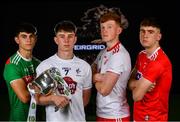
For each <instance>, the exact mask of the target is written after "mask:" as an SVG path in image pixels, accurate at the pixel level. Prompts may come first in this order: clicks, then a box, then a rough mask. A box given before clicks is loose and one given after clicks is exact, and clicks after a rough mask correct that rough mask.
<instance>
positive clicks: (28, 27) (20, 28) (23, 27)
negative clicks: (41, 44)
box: [15, 22, 37, 36]
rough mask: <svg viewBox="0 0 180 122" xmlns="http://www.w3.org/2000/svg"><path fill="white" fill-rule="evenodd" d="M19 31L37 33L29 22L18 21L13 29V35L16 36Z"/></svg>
mask: <svg viewBox="0 0 180 122" xmlns="http://www.w3.org/2000/svg"><path fill="white" fill-rule="evenodd" d="M20 32H26V33H32V34H35V35H36V34H37V29H36V27H35V26H34V25H32V24H31V23H26V22H24V23H20V24H18V25H17V26H16V30H15V36H18V35H19V33H20Z"/></svg>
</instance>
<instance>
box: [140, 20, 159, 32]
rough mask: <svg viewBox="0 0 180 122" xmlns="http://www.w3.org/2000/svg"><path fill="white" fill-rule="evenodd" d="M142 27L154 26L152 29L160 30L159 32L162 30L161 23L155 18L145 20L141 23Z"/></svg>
mask: <svg viewBox="0 0 180 122" xmlns="http://www.w3.org/2000/svg"><path fill="white" fill-rule="evenodd" d="M140 26H152V27H156V28H158V29H159V30H160V29H161V26H160V24H159V22H158V21H157V19H156V18H154V17H147V18H144V19H143V20H142V21H141V23H140Z"/></svg>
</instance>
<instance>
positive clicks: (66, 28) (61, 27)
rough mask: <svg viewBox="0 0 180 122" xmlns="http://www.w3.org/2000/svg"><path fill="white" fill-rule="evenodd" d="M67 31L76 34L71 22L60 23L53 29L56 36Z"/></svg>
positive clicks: (74, 26)
mask: <svg viewBox="0 0 180 122" xmlns="http://www.w3.org/2000/svg"><path fill="white" fill-rule="evenodd" d="M62 30H64V31H67V32H74V33H76V31H77V28H76V25H75V24H74V23H73V22H71V21H67V20H66V21H61V22H59V23H57V24H56V25H55V27H54V33H55V34H57V32H59V31H62Z"/></svg>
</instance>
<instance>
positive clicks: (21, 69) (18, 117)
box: [4, 52, 40, 121]
mask: <svg viewBox="0 0 180 122" xmlns="http://www.w3.org/2000/svg"><path fill="white" fill-rule="evenodd" d="M39 63H40V61H39V60H38V59H36V58H34V57H33V58H32V59H26V58H24V57H22V56H21V54H20V53H19V52H16V53H15V54H14V55H12V56H11V57H10V58H9V59H8V60H7V62H6V64H5V68H4V79H5V81H6V84H7V87H8V93H9V100H10V110H11V111H10V121H26V120H27V116H28V111H29V104H28V103H27V104H25V103H23V102H21V101H20V100H19V99H18V97H17V95H16V94H15V92H14V90H13V89H12V87H11V83H12V82H14V81H15V80H17V79H21V78H22V79H23V80H24V82H25V83H26V84H28V83H29V82H31V81H32V80H33V79H34V78H35V74H36V73H35V69H36V67H37V66H38V65H39Z"/></svg>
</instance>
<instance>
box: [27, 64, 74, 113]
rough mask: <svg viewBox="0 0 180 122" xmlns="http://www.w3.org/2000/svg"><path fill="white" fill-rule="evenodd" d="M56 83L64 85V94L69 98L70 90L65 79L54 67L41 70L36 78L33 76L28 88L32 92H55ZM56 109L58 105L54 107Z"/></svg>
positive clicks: (46, 93) (44, 93)
mask: <svg viewBox="0 0 180 122" xmlns="http://www.w3.org/2000/svg"><path fill="white" fill-rule="evenodd" d="M58 84H61V85H63V86H64V95H65V96H67V97H68V98H69V99H71V91H70V89H69V87H68V85H67V83H66V81H64V79H63V78H62V76H61V74H60V71H59V70H58V69H57V68H56V67H51V68H50V69H47V70H45V71H44V72H42V73H41V74H40V75H39V76H38V77H37V78H35V80H34V81H33V82H32V83H29V84H28V90H29V91H30V92H31V93H34V94H35V93H38V94H43V95H49V94H51V93H54V94H56V92H55V91H56V89H57V87H58ZM35 89H36V90H35ZM37 89H38V90H37ZM58 109H59V108H58V107H55V111H57V110H58Z"/></svg>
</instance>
